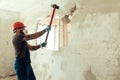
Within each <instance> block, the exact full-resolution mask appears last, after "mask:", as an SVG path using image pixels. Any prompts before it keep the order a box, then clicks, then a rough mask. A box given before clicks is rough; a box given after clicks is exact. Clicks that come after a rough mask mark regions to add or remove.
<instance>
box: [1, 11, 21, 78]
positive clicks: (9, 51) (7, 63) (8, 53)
mask: <svg viewBox="0 0 120 80" xmlns="http://www.w3.org/2000/svg"><path fill="white" fill-rule="evenodd" d="M18 19H19V13H17V12H11V11H6V10H2V9H0V77H4V76H8V75H11V74H14V72H13V60H14V51H13V47H12V37H13V31H12V24H13V22H14V21H17V20H18Z"/></svg>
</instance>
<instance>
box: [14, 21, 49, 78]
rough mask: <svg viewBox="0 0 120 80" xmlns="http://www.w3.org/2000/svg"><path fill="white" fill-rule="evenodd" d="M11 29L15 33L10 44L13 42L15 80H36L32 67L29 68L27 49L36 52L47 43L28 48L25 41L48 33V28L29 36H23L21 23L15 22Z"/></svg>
mask: <svg viewBox="0 0 120 80" xmlns="http://www.w3.org/2000/svg"><path fill="white" fill-rule="evenodd" d="M13 28H14V29H13V31H14V33H16V34H15V35H14V37H13V41H12V42H13V46H14V49H15V56H16V59H15V63H14V69H15V73H16V75H17V79H18V80H36V78H35V75H34V72H33V69H32V66H31V60H30V51H29V49H31V50H37V49H39V48H40V47H45V46H46V44H47V43H42V44H40V45H36V46H30V45H29V44H28V43H27V40H31V39H35V38H38V37H40V36H41V35H42V34H44V33H45V32H47V31H49V30H50V27H49V26H48V27H47V28H46V29H44V30H43V31H41V32H37V33H34V34H31V35H25V34H24V33H23V30H24V28H25V26H24V24H23V23H22V22H15V23H14V25H13ZM36 36H37V37H36Z"/></svg>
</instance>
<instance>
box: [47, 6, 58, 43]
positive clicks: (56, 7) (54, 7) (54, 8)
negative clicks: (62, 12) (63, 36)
mask: <svg viewBox="0 0 120 80" xmlns="http://www.w3.org/2000/svg"><path fill="white" fill-rule="evenodd" d="M51 6H52V8H53V11H52V16H51V20H50V23H49V25H48V26H50V27H51V25H52V21H53V17H54V14H55V10H56V9H59V6H58V5H56V4H52V5H51ZM48 35H49V31H48V32H47V35H46V39H45V42H46V43H47V39H48Z"/></svg>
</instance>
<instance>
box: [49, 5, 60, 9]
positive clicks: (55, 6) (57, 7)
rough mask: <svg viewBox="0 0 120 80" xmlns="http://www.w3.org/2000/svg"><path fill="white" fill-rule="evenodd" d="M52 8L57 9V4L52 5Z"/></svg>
mask: <svg viewBox="0 0 120 80" xmlns="http://www.w3.org/2000/svg"><path fill="white" fill-rule="evenodd" d="M51 6H52V7H53V8H56V9H59V6H58V5H57V4H52V5H51Z"/></svg>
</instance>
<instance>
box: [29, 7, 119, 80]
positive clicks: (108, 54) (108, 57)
mask: <svg viewBox="0 0 120 80" xmlns="http://www.w3.org/2000/svg"><path fill="white" fill-rule="evenodd" d="M98 9H99V8H98ZM91 12H92V11H90V12H89V11H84V9H83V10H82V11H81V10H77V11H76V13H75V14H74V16H73V19H72V23H71V24H72V29H71V38H70V43H69V46H68V47H66V48H64V49H63V50H61V51H59V52H51V51H47V50H45V49H40V50H38V51H36V52H34V53H35V54H32V55H31V58H32V65H33V67H34V71H35V74H36V77H37V80H40V79H41V80H120V77H119V75H120V53H119V52H120V45H119V43H120V41H119V38H120V35H119V34H120V24H119V21H120V16H119V12H116V11H113V12H109V11H108V12H106V11H104V10H103V11H101V10H100V11H97V12H94V11H93V12H92V13H91Z"/></svg>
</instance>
